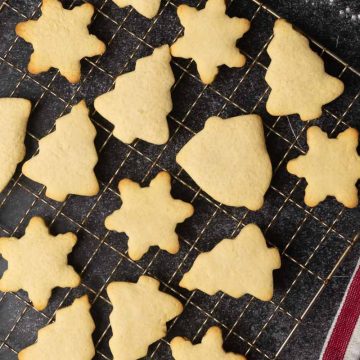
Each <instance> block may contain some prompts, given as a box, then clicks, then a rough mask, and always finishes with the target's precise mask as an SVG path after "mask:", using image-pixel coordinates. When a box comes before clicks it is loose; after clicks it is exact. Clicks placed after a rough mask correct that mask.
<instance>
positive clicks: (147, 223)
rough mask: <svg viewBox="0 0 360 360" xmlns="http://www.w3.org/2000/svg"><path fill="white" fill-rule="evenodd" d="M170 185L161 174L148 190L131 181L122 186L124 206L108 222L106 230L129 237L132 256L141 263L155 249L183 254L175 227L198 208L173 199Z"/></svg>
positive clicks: (165, 174) (168, 178)
mask: <svg viewBox="0 0 360 360" xmlns="http://www.w3.org/2000/svg"><path fill="white" fill-rule="evenodd" d="M170 181H171V178H170V175H169V174H168V173H167V172H161V173H159V174H158V175H157V176H156V177H155V178H154V179H153V180H152V181H151V183H150V186H148V187H144V188H141V187H140V185H139V184H137V183H135V182H133V181H131V180H130V179H124V180H121V181H120V183H119V191H120V196H121V201H122V205H121V208H120V210H116V211H115V212H114V213H113V214H111V215H110V216H108V217H107V218H106V220H105V226H106V228H107V229H109V230H116V231H118V232H125V233H126V234H127V235H128V236H129V256H130V257H131V258H132V259H133V260H139V259H140V258H141V257H142V256H143V255H144V254H145V253H146V252H147V251H148V250H149V248H150V246H153V245H158V246H159V247H160V249H163V250H166V251H168V252H169V253H171V254H175V253H177V252H178V251H179V240H178V236H177V235H176V233H175V227H176V225H177V224H178V223H181V222H183V221H184V220H185V219H186V218H188V217H190V216H191V215H192V214H193V212H194V208H193V207H192V205H191V204H187V203H185V202H183V201H181V200H175V199H173V198H172V197H171V194H170V190H171V184H170Z"/></svg>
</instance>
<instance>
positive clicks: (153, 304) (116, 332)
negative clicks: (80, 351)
mask: <svg viewBox="0 0 360 360" xmlns="http://www.w3.org/2000/svg"><path fill="white" fill-rule="evenodd" d="M107 293H108V295H109V298H110V301H111V303H112V305H113V311H112V313H111V315H110V324H111V328H112V332H113V337H112V338H111V339H110V349H111V352H112V354H113V356H114V360H133V359H138V358H142V357H143V356H146V354H147V351H148V347H149V345H151V344H152V343H153V342H155V341H157V340H159V339H161V338H162V337H163V336H164V335H165V334H166V322H168V321H170V320H171V319H173V318H175V317H176V316H178V315H179V314H181V312H182V311H183V306H182V304H181V303H180V302H179V301H178V300H176V299H175V298H174V297H172V296H170V295H168V294H165V293H163V292H161V291H160V290H159V282H158V281H157V280H155V279H152V278H151V277H148V276H141V277H140V278H139V280H138V282H137V283H128V282H113V283H111V284H110V285H109V286H108V287H107Z"/></svg>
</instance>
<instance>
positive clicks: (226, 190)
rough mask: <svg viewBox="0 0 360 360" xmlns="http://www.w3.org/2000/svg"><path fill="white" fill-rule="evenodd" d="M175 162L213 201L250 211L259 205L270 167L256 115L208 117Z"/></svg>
mask: <svg viewBox="0 0 360 360" xmlns="http://www.w3.org/2000/svg"><path fill="white" fill-rule="evenodd" d="M176 161H177V162H178V164H179V165H181V166H182V167H183V168H184V170H185V171H186V172H187V173H189V175H190V176H191V177H192V178H193V179H194V180H195V182H196V183H197V184H198V185H199V186H200V188H201V189H202V190H204V191H205V192H206V193H208V194H209V195H210V196H212V197H213V198H214V199H215V200H217V201H219V202H221V203H223V204H225V205H229V206H246V207H247V208H248V209H250V210H258V209H260V208H261V207H262V205H263V203H264V194H265V193H266V191H267V189H268V188H269V185H270V181H271V177H272V168H271V162H270V158H269V155H268V153H267V150H266V145H265V138H264V130H263V126H262V120H261V118H260V117H259V116H257V115H243V116H236V117H233V118H230V119H221V118H219V117H211V118H209V119H208V120H207V121H206V124H205V127H204V129H203V130H202V131H200V132H199V133H198V134H196V135H195V136H194V137H193V138H192V139H191V140H190V141H189V142H188V143H187V144H186V145H185V146H184V147H183V148H182V149H181V150H180V152H179V153H178V155H177V157H176Z"/></svg>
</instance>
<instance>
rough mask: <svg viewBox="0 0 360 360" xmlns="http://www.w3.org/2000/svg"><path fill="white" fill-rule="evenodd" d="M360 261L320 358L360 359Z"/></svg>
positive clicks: (326, 359) (331, 359) (337, 359)
mask: <svg viewBox="0 0 360 360" xmlns="http://www.w3.org/2000/svg"><path fill="white" fill-rule="evenodd" d="M359 264H360V262H359V263H358V264H357V266H356V269H355V271H354V274H353V276H352V278H351V280H350V283H349V285H348V287H347V289H346V292H345V295H344V298H343V300H342V302H341V305H340V308H339V310H338V312H337V314H336V316H335V319H334V321H333V324H332V326H331V328H330V331H329V333H328V335H327V338H326V341H325V344H324V347H323V350H322V353H321V356H320V359H322V360H359V359H360V320H359V318H360V267H359Z"/></svg>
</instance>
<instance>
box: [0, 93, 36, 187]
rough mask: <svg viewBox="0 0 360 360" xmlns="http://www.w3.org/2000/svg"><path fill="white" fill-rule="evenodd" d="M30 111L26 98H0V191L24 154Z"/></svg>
mask: <svg viewBox="0 0 360 360" xmlns="http://www.w3.org/2000/svg"><path fill="white" fill-rule="evenodd" d="M30 111H31V103H30V101H29V100H26V99H15V98H4V99H0V131H1V134H2V137H1V141H0V192H1V191H3V190H4V188H5V186H6V185H7V184H8V183H9V181H10V179H11V178H12V176H13V175H14V173H15V170H16V166H17V164H18V163H19V162H21V161H22V159H23V158H24V156H25V151H26V150H25V145H24V139H25V134H26V127H27V122H28V118H29V115H30Z"/></svg>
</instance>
